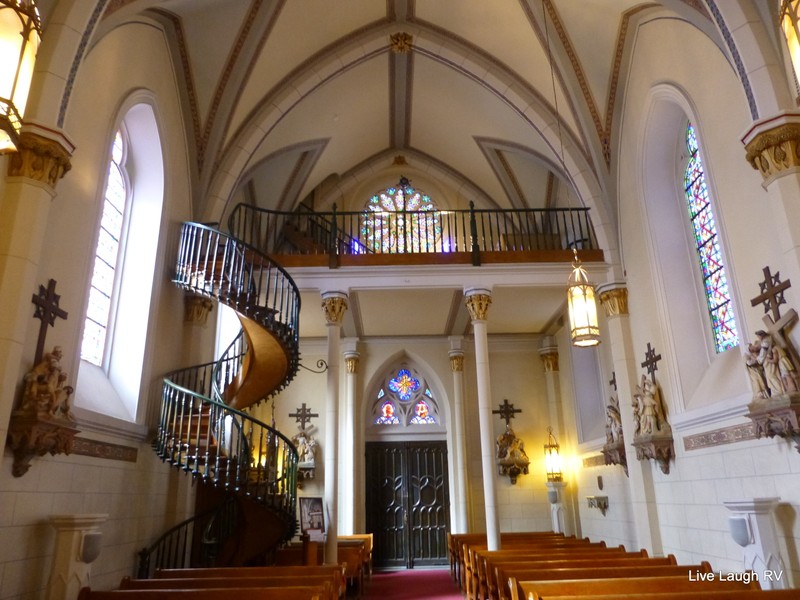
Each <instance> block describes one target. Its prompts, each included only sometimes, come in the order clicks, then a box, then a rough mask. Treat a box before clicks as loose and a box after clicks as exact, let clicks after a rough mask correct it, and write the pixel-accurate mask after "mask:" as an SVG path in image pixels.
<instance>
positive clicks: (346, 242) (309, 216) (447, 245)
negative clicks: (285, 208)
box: [228, 204, 597, 264]
mask: <svg viewBox="0 0 800 600" xmlns="http://www.w3.org/2000/svg"><path fill="white" fill-rule="evenodd" d="M228 227H229V230H230V231H231V233H232V235H234V236H235V237H237V238H238V239H241V240H243V241H246V242H247V243H248V244H250V245H252V246H253V247H256V248H259V249H261V250H262V252H264V253H267V254H273V253H275V254H333V255H345V254H351V255H362V254H420V253H453V252H468V253H471V254H473V256H474V257H475V258H476V259H477V261H478V262H477V264H480V253H482V252H509V251H541V250H571V249H573V248H575V249H579V250H581V249H585V250H593V249H597V238H596V236H595V233H594V228H593V226H592V222H591V219H590V217H589V209H587V208H571V209H507V210H487V209H475V208H474V206H472V205H470V208H469V209H468V210H449V211H445V210H431V211H398V212H374V211H369V210H367V211H361V212H338V211H337V210H336V207H335V205H334V210H333V211H332V212H327V213H321V212H312V211H308V210H301V211H295V212H281V211H273V210H266V209H259V208H255V207H252V206H249V205H245V204H239V205H238V206H236V207H235V208H234V210H233V211H232V212H231V215H230V217H229V220H228ZM473 262H475V260H473Z"/></svg>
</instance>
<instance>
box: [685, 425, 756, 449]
mask: <svg viewBox="0 0 800 600" xmlns="http://www.w3.org/2000/svg"><path fill="white" fill-rule="evenodd" d="M755 439H757V436H756V428H755V424H754V423H742V424H740V425H731V426H730V427H722V428H720V429H713V430H711V431H705V432H703V433H697V434H694V435H687V436H686V437H685V438H683V449H684V450H687V451H689V450H700V449H702V448H713V447H714V446H722V445H724V444H733V443H736V442H744V441H747V440H755Z"/></svg>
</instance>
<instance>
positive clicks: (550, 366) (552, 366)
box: [539, 350, 558, 373]
mask: <svg viewBox="0 0 800 600" xmlns="http://www.w3.org/2000/svg"><path fill="white" fill-rule="evenodd" d="M539 356H541V357H542V362H543V363H544V372H545V373H555V372H557V371H558V352H556V351H554V350H549V351H547V352H540V353H539Z"/></svg>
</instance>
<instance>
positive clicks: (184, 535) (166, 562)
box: [136, 496, 238, 579]
mask: <svg viewBox="0 0 800 600" xmlns="http://www.w3.org/2000/svg"><path fill="white" fill-rule="evenodd" d="M237 513H238V504H237V503H236V502H235V500H234V498H233V496H229V497H228V498H226V499H225V501H224V502H222V504H220V505H219V506H215V507H213V508H210V509H208V510H206V511H204V512H202V513H200V514H197V515H194V516H193V517H189V518H188V519H186V520H184V521H181V522H180V523H178V524H177V525H174V526H173V527H170V528H169V529H168V530H167V531H165V532H164V533H163V534H162V535H161V536H160V537H159V538H158V539H157V540H156V541H154V542H153V543H152V544H150V545H149V546H147V547H146V548H142V549H141V550H140V551H139V553H138V557H139V566H138V568H137V571H136V577H137V578H139V579H149V578H150V577H151V576H152V574H153V571H154V569H184V568H189V567H199V566H212V565H213V563H214V558H215V556H216V552H217V551H218V550H219V547H220V546H221V545H222V543H224V542H225V541H226V540H227V539H229V538H230V535H231V533H232V532H233V531H234V530H235V528H234V527H231V526H230V525H231V523H232V522H234V521H235V517H236V514H237ZM206 521H208V522H207V523H205V522H206ZM203 523H205V526H203V534H202V535H203V539H202V555H201V556H200V557H196V556H195V549H196V548H197V547H198V546H197V544H195V543H194V541H193V540H192V537H193V536H194V535H195V531H196V526H197V525H198V524H199V525H203ZM212 531H216V536H215V537H213V538H212V537H211V534H212Z"/></svg>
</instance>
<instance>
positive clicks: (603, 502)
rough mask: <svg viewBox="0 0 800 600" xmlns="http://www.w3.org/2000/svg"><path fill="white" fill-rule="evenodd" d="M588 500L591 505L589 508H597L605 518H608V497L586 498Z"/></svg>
mask: <svg viewBox="0 0 800 600" xmlns="http://www.w3.org/2000/svg"><path fill="white" fill-rule="evenodd" d="M586 500H587V502H588V503H589V508H596V509H598V510H599V511H600V512H601V513H603V516H604V517H605V516H606V511H607V510H608V496H586Z"/></svg>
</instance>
